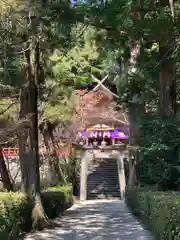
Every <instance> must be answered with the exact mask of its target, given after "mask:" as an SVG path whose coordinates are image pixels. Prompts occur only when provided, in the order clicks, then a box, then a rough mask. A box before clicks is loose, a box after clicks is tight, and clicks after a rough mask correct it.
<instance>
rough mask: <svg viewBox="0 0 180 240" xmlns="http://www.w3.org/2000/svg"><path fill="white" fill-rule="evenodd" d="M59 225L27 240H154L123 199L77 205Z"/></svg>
mask: <svg viewBox="0 0 180 240" xmlns="http://www.w3.org/2000/svg"><path fill="white" fill-rule="evenodd" d="M58 224H59V227H56V228H53V229H46V230H44V231H42V232H39V233H35V234H30V235H28V236H27V237H26V238H25V240H44V239H48V240H53V239H54V240H153V238H152V237H151V236H150V234H149V232H147V231H145V230H144V229H143V228H142V226H141V225H140V224H139V223H138V222H137V220H136V219H135V218H134V217H133V216H132V215H131V214H130V213H129V211H128V209H127V207H126V205H125V203H124V202H123V201H120V200H95V201H85V202H84V203H81V204H76V205H74V206H73V207H72V208H70V209H69V210H67V211H66V212H65V214H64V216H63V217H62V218H61V219H59V220H58Z"/></svg>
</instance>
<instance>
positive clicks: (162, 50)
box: [159, 43, 177, 117]
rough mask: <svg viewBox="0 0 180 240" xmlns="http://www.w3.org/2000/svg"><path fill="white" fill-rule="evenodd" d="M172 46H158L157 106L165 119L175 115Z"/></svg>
mask: <svg viewBox="0 0 180 240" xmlns="http://www.w3.org/2000/svg"><path fill="white" fill-rule="evenodd" d="M171 48H172V45H169V44H168V43H166V44H164V45H162V44H161V43H160V44H159V56H160V60H159V62H160V72H159V80H160V92H159V95H160V96H159V105H160V113H161V115H162V116H164V117H167V116H170V115H172V114H174V115H176V111H177V107H176V80H175V74H174V64H173V62H172V59H171V54H172V51H171V50H170V49H171Z"/></svg>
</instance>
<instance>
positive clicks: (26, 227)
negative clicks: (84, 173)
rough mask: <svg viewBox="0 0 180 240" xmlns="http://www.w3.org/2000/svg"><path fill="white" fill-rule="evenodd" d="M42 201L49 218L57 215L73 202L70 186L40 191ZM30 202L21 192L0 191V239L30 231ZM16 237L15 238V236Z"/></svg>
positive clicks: (3, 239)
mask: <svg viewBox="0 0 180 240" xmlns="http://www.w3.org/2000/svg"><path fill="white" fill-rule="evenodd" d="M42 203H43V206H44V209H45V212H46V214H47V216H48V217H49V218H55V217H58V216H59V214H60V213H62V212H63V211H65V210H66V209H67V208H68V207H70V206H71V205H72V204H73V194H72V187H71V186H58V187H53V188H48V189H46V190H43V191H42ZM31 212H32V203H31V201H30V200H29V199H28V198H27V197H26V196H25V195H24V194H22V193H18V192H16V193H13V192H10V193H8V192H1V193H0V239H2V240H5V239H11V237H15V236H16V237H17V236H19V235H20V233H21V232H24V231H30V229H31V226H32V220H31ZM16 239H17V238H16Z"/></svg>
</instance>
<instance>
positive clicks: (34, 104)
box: [28, 41, 48, 229]
mask: <svg viewBox="0 0 180 240" xmlns="http://www.w3.org/2000/svg"><path fill="white" fill-rule="evenodd" d="M29 60H30V59H29ZM30 67H31V73H33V72H34V76H33V74H32V75H31V76H29V109H30V149H29V150H30V159H29V163H30V165H29V186H28V192H29V194H30V196H31V198H32V199H33V202H34V208H33V211H32V218H33V225H34V227H37V228H40V229H41V228H44V227H45V226H46V225H47V223H48V221H47V216H46V214H45V212H44V208H43V206H42V202H41V196H40V172H39V140H38V135H39V134H38V80H39V71H40V46H39V42H38V41H37V42H36V44H35V49H34V66H33V67H32V65H31V64H30ZM33 70H34V71H33Z"/></svg>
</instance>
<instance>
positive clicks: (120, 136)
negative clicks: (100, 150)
mask: <svg viewBox="0 0 180 240" xmlns="http://www.w3.org/2000/svg"><path fill="white" fill-rule="evenodd" d="M79 137H91V138H97V137H102V138H104V137H108V138H113V139H120V140H126V139H128V135H127V134H125V133H124V132H122V131H119V130H118V129H115V130H114V131H91V132H86V131H83V132H81V133H79Z"/></svg>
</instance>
